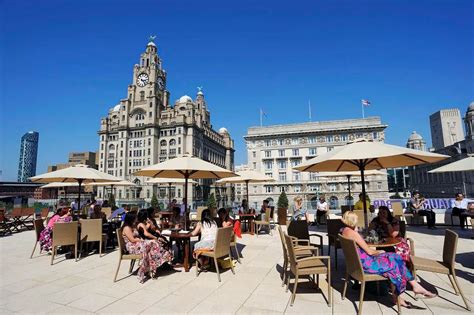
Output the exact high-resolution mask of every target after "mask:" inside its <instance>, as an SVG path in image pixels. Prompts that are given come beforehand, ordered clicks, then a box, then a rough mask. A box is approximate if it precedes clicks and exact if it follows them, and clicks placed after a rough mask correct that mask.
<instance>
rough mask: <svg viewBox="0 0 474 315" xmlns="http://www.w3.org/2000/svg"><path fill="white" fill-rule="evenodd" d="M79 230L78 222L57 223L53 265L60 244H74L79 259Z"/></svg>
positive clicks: (52, 256) (53, 247) (55, 226)
mask: <svg viewBox="0 0 474 315" xmlns="http://www.w3.org/2000/svg"><path fill="white" fill-rule="evenodd" d="M77 231H78V222H77V221H74V222H69V223H56V224H55V225H54V227H53V246H52V255H51V265H52V264H53V261H54V256H56V250H57V247H58V246H66V245H74V257H75V259H76V261H77Z"/></svg>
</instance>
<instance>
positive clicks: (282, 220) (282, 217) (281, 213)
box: [278, 208, 288, 225]
mask: <svg viewBox="0 0 474 315" xmlns="http://www.w3.org/2000/svg"><path fill="white" fill-rule="evenodd" d="M287 211H288V209H284V208H278V224H280V225H286V214H287Z"/></svg>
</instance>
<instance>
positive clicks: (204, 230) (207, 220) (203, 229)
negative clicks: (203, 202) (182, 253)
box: [191, 209, 217, 268]
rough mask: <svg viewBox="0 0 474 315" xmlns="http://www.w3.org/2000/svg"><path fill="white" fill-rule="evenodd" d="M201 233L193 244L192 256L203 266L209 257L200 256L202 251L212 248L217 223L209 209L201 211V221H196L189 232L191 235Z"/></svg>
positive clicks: (206, 263)
mask: <svg viewBox="0 0 474 315" xmlns="http://www.w3.org/2000/svg"><path fill="white" fill-rule="evenodd" d="M199 233H201V240H200V241H199V242H197V243H196V244H194V252H193V256H194V258H195V259H199V263H200V264H201V266H203V267H204V268H205V267H206V266H208V264H209V259H208V258H207V257H200V254H201V253H202V252H206V251H212V250H214V243H215V241H216V234H217V224H216V222H215V221H214V219H213V218H212V216H211V211H209V209H204V210H203V211H202V213H201V222H198V224H197V225H196V227H195V228H194V230H193V231H192V232H191V235H192V236H197V235H198V234H199Z"/></svg>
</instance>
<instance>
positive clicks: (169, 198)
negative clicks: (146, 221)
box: [168, 182, 173, 211]
mask: <svg viewBox="0 0 474 315" xmlns="http://www.w3.org/2000/svg"><path fill="white" fill-rule="evenodd" d="M168 185H169V186H168V208H169V211H173V209H171V182H170V183H168Z"/></svg>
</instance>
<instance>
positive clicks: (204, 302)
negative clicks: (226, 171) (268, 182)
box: [0, 227, 474, 315]
mask: <svg viewBox="0 0 474 315" xmlns="http://www.w3.org/2000/svg"><path fill="white" fill-rule="evenodd" d="M312 229H313V230H314V231H316V232H317V233H318V234H321V235H323V236H326V233H325V227H319V228H312ZM455 231H456V232H458V233H459V234H460V239H459V244H458V256H457V266H456V268H457V274H458V281H459V283H460V285H461V287H462V289H463V291H464V294H465V296H466V297H467V299H468V300H469V302H470V303H471V307H472V303H473V301H474V289H473V281H474V241H473V240H471V239H470V237H471V236H472V235H473V234H474V233H472V230H469V231H460V230H459V229H457V228H456V229H455ZM273 234H274V235H273V236H270V235H260V236H259V237H256V236H251V235H244V236H243V238H242V239H240V240H239V243H241V244H242V245H244V246H243V249H242V255H243V256H244V258H242V263H241V264H237V266H236V268H235V269H236V274H235V275H233V274H232V272H230V270H227V271H224V272H222V274H221V277H222V282H220V283H219V282H218V281H217V276H216V274H215V273H214V272H212V271H211V272H206V273H201V274H200V275H199V277H196V274H195V270H194V267H193V268H192V269H191V271H190V272H188V273H186V272H184V271H183V270H180V272H167V273H162V274H160V275H159V277H158V279H157V280H149V281H147V282H145V283H144V284H140V283H139V282H138V279H137V277H136V276H135V275H128V274H127V272H128V266H129V263H128V262H123V263H122V266H121V270H120V273H119V279H120V281H118V282H116V283H114V282H113V280H112V279H113V276H114V273H115V269H116V267H117V261H118V257H117V253H116V252H113V251H112V252H109V253H107V254H106V255H104V256H103V257H99V255H90V256H86V257H83V258H81V259H80V260H79V261H78V262H75V261H74V260H65V259H64V257H63V256H60V257H59V258H58V259H55V263H54V265H53V266H51V265H50V258H51V257H50V256H48V255H46V254H43V255H39V253H38V252H36V253H35V256H34V257H33V259H29V255H30V253H31V250H32V247H33V245H34V237H35V236H34V232H33V231H25V232H21V233H16V234H14V235H12V236H7V237H2V238H0V257H1V258H0V268H1V270H2V272H1V275H0V313H1V314H13V313H18V314H157V313H160V314H186V313H189V314H310V313H318V314H356V312H357V306H358V299H359V292H358V291H355V290H352V289H351V288H349V289H348V296H347V298H346V299H344V300H342V298H341V292H342V286H343V282H342V274H343V272H344V256H343V254H342V251H339V253H338V256H339V261H338V270H337V271H336V270H335V268H334V265H333V266H332V267H333V268H332V272H333V274H332V278H333V283H332V287H333V291H332V292H333V301H334V303H333V306H332V307H329V306H328V305H327V300H326V299H327V282H326V279H325V277H324V276H320V288H319V289H316V287H315V285H314V283H309V282H306V283H305V280H303V281H302V282H301V283H300V284H299V285H298V291H297V296H296V300H295V303H294V306H290V304H289V300H290V292H286V290H285V287H282V285H281V278H280V273H279V271H280V270H281V263H282V257H281V255H282V254H281V243H280V239H279V236H278V233H276V232H275V233H273ZM408 236H409V237H411V238H413V239H414V240H415V249H416V254H417V255H419V256H424V257H427V258H432V259H441V256H442V247H443V236H444V230H443V229H441V228H440V229H438V230H435V231H431V230H428V229H426V228H424V227H409V229H408ZM324 242H325V245H326V242H327V238H326V237H324ZM324 251H325V254H327V246H325V248H324ZM332 255H334V253H332ZM333 258H334V256H333ZM332 261H333V264H334V259H332ZM418 276H419V279H420V280H421V281H422V283H423V284H425V283H428V284H427V285H428V288H429V289H432V290H435V291H437V292H438V294H439V297H438V298H435V299H431V300H423V301H415V300H414V299H413V298H412V296H413V294H412V292H410V291H408V292H406V293H405V294H404V298H406V299H407V300H408V301H411V302H412V303H414V304H416V305H417V306H419V307H420V308H422V309H418V310H408V309H403V313H404V314H417V315H421V314H422V315H425V314H442V315H445V314H467V313H468V312H467V311H466V310H465V309H464V304H463V302H462V299H461V297H460V296H456V295H455V294H454V291H453V288H452V287H451V284H450V283H449V279H448V278H447V277H446V276H443V275H436V274H432V273H425V272H419V274H418ZM290 289H291V286H290ZM363 313H364V314H371V315H375V314H395V313H396V307H394V306H393V305H392V304H391V299H390V296H384V297H378V296H374V295H371V294H370V293H366V296H365V301H364V306H363Z"/></svg>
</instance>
